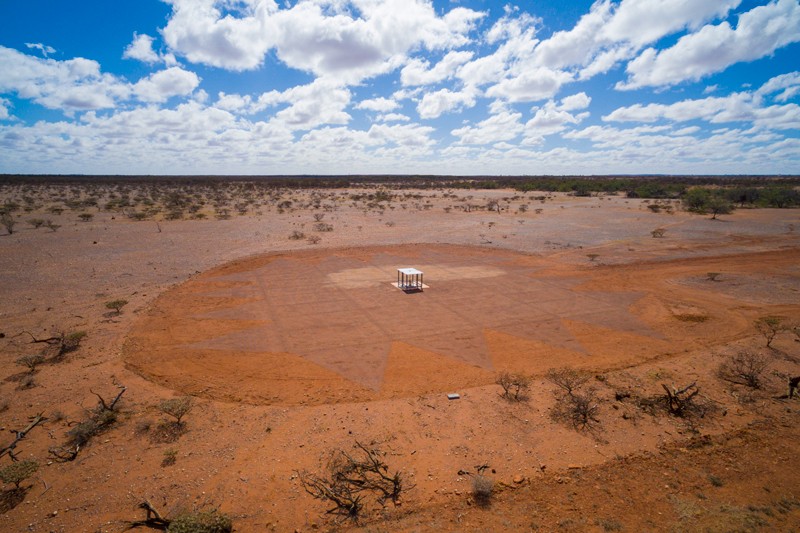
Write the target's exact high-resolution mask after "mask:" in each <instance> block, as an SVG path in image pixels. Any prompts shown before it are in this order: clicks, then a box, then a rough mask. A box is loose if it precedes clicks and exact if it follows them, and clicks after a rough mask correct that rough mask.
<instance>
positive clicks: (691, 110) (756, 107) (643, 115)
mask: <svg viewBox="0 0 800 533" xmlns="http://www.w3.org/2000/svg"><path fill="white" fill-rule="evenodd" d="M799 77H800V76H798V74H797V73H790V74H784V75H781V76H777V77H775V78H772V79H771V80H769V81H768V82H767V83H765V84H764V85H763V86H762V87H761V88H760V89H758V90H757V91H754V92H739V93H732V94H730V95H728V96H724V97H707V98H700V99H687V100H681V101H679V102H675V103H672V104H646V105H643V104H634V105H631V106H626V107H620V108H617V109H615V110H614V111H612V112H611V113H609V114H608V115H606V116H604V117H603V120H604V121H606V122H656V121H659V120H669V121H673V122H686V121H689V120H703V121H706V122H709V123H714V124H720V123H727V122H751V123H753V125H755V126H758V127H760V128H764V129H773V130H781V129H783V130H788V129H794V128H798V127H800V106H798V105H797V104H784V105H764V97H765V95H768V94H771V93H774V92H777V91H783V92H781V93H780V94H778V95H777V96H776V97H775V100H776V101H779V102H780V101H781V100H779V98H781V97H782V96H783V94H785V91H786V90H796V89H795V88H797V89H800V87H798V86H799V85H800V79H798V78H799Z"/></svg>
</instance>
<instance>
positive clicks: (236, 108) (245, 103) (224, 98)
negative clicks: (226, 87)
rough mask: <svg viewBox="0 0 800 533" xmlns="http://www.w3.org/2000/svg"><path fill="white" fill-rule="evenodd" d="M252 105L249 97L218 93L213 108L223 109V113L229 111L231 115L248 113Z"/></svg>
mask: <svg viewBox="0 0 800 533" xmlns="http://www.w3.org/2000/svg"><path fill="white" fill-rule="evenodd" d="M251 103H252V98H251V97H250V95H244V96H242V95H240V94H226V93H224V92H220V93H219V95H218V96H217V102H216V103H215V104H214V107H216V108H217V109H224V110H225V111H230V112H232V113H236V112H245V113H246V112H248V110H249V108H250V105H251Z"/></svg>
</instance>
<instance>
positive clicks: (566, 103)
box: [523, 92, 592, 144]
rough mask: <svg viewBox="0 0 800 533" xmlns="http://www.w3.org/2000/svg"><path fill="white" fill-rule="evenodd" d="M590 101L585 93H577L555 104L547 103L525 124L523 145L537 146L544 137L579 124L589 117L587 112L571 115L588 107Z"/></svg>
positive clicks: (551, 101)
mask: <svg viewBox="0 0 800 533" xmlns="http://www.w3.org/2000/svg"><path fill="white" fill-rule="evenodd" d="M591 101H592V99H591V98H590V97H589V96H587V95H586V93H583V92H581V93H577V94H573V95H571V96H567V97H566V98H562V99H561V103H560V104H557V103H556V102H555V101H554V100H550V101H548V102H547V103H546V104H545V105H543V106H542V107H539V108H534V109H533V111H534V112H535V114H534V116H533V118H531V119H530V120H529V121H528V122H527V123H526V124H525V140H524V141H523V143H524V144H539V143H541V142H542V140H543V139H544V137H546V136H548V135H552V134H554V133H558V132H561V131H564V130H565V129H566V128H567V126H568V125H570V124H579V123H580V122H582V121H583V120H584V119H586V118H587V117H588V116H589V113H588V112H583V113H577V114H575V113H572V112H573V111H579V110H581V109H586V108H587V107H589V104H590V103H591Z"/></svg>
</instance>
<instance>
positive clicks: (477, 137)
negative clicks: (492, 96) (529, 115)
mask: <svg viewBox="0 0 800 533" xmlns="http://www.w3.org/2000/svg"><path fill="white" fill-rule="evenodd" d="M521 118H522V113H515V112H511V111H500V112H499V113H497V114H494V115H492V116H490V117H489V118H487V119H486V120H483V121H481V122H479V123H478V124H476V125H475V126H464V127H463V128H458V129H455V130H453V131H451V132H450V133H452V134H453V135H454V136H456V137H458V138H459V140H458V142H459V144H493V143H496V142H499V141H510V140H511V139H513V138H515V137H516V136H517V135H519V134H520V133H521V132H522V129H523V125H522V123H521V122H520V119H521Z"/></svg>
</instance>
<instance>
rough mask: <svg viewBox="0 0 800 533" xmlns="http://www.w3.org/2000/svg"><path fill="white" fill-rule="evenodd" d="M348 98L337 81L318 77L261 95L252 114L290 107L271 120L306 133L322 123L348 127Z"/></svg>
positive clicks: (348, 94)
mask: <svg viewBox="0 0 800 533" xmlns="http://www.w3.org/2000/svg"><path fill="white" fill-rule="evenodd" d="M350 96H351V95H350V91H349V90H348V89H347V88H345V87H343V86H342V85H341V83H340V82H339V81H335V80H331V79H328V78H317V79H316V80H314V81H313V82H312V83H309V84H308V85H298V86H297V87H292V88H291V89H287V90H285V91H282V92H279V91H270V92H268V93H264V94H262V95H261V96H260V97H259V98H258V101H257V102H256V103H255V104H254V105H253V111H260V110H262V109H266V108H267V107H271V106H276V105H280V104H289V106H288V107H286V108H284V109H282V110H280V111H278V112H277V113H276V114H275V117H274V119H273V120H274V121H275V122H276V123H278V124H281V125H283V126H285V127H286V128H289V129H292V130H308V129H312V128H315V127H317V126H319V125H321V124H347V123H348V122H350V118H351V117H350V115H349V114H348V113H346V112H345V111H344V109H345V108H346V107H347V106H348V105H349V104H350Z"/></svg>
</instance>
